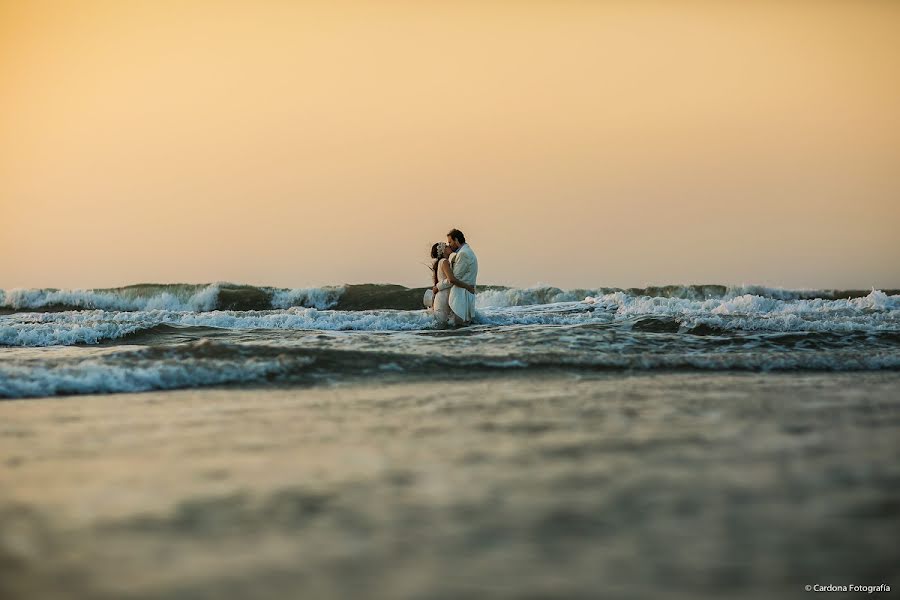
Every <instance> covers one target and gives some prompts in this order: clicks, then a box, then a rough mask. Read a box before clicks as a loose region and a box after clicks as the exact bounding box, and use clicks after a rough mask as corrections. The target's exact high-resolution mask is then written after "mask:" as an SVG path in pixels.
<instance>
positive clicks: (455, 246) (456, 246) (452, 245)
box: [447, 235, 459, 252]
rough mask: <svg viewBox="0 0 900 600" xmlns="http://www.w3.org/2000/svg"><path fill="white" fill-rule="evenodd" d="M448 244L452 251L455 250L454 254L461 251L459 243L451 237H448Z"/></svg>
mask: <svg viewBox="0 0 900 600" xmlns="http://www.w3.org/2000/svg"><path fill="white" fill-rule="evenodd" d="M447 244H449V245H450V249H451V250H453V251H454V252H456V251H457V250H459V242H457V241H456V240H455V239H453V238H452V237H450V236H449V235H448V236H447Z"/></svg>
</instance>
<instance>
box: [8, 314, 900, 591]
mask: <svg viewBox="0 0 900 600" xmlns="http://www.w3.org/2000/svg"><path fill="white" fill-rule="evenodd" d="M473 335H474V334H473ZM529 335H530V334H529ZM566 335H568V336H572V339H571V340H570V342H567V343H570V344H571V345H572V346H573V347H577V345H578V344H579V343H580V342H579V337H578V333H577V331H576V332H569V333H567V334H566ZM661 335H667V334H661ZM377 339H378V338H377V337H372V338H368V339H367V341H366V343H367V344H372V345H377V343H378V341H377ZM460 340H461V338H460V336H458V335H457V336H454V335H440V334H435V335H433V336H428V337H426V338H425V339H424V341H420V342H419V343H421V347H420V350H421V352H417V353H416V355H422V356H426V357H427V356H428V355H429V354H432V353H433V352H434V349H436V348H437V347H441V348H444V349H445V350H447V351H449V352H450V354H452V353H453V352H454V350H455V348H456V347H455V346H454V345H455V344H461V343H462V342H461V341H460ZM524 340H525V341H523V342H522V355H523V356H525V355H528V354H529V352H531V351H535V352H536V350H534V348H533V346H534V344H531V343H528V342H527V340H528V338H527V335H526V337H525V338H524ZM321 342H322V343H323V344H324V345H326V346H328V347H333V348H334V349H335V351H337V350H339V349H340V348H341V345H342V344H344V343H345V340H343V339H342V338H340V337H336V338H330V337H327V336H326V338H324V339H323V340H321ZM354 344H356V342H354ZM288 345H289V346H291V343H288ZM201 348H202V345H201ZM213 348H214V349H213V350H212V352H213V353H214V354H215V353H217V352H218V349H215V347H213ZM395 350H396V349H394V350H392V347H391V346H390V344H388V347H387V348H382V350H381V351H383V352H386V353H390V352H392V351H395ZM90 351H91V352H92V353H96V356H95V357H94V358H95V359H97V360H101V359H102V357H103V356H105V355H106V354H107V353H110V352H112V353H114V354H115V353H117V352H124V351H125V350H123V349H121V348H115V349H111V348H103V347H101V348H94V349H91V350H90ZM129 351H133V352H142V351H147V350H146V348H145V349H140V348H137V349H133V350H129ZM274 351H275V350H273V352H274ZM31 352H35V353H36V354H35V355H40V354H41V352H42V350H40V349H38V350H31ZM60 352H62V351H60ZM92 356H93V355H92ZM361 360H362V359H361ZM504 360H505V359H504ZM381 366H383V363H381V364H374V363H373V364H371V365H369V366H368V367H367V366H365V365H360V366H359V369H361V370H362V369H365V368H373V369H378V368H380V367H381ZM897 389H900V374H898V373H896V372H892V371H888V372H884V371H882V372H863V373H858V372H854V373H827V372H826V373H809V372H803V373H733V372H725V373H722V372H698V371H695V370H693V371H687V372H677V373H672V372H643V373H632V374H627V373H620V372H587V371H581V372H556V371H536V372H533V373H532V372H531V371H528V370H524V371H523V370H514V371H495V370H489V371H487V372H483V373H481V374H478V373H476V374H474V375H473V374H471V373H470V374H469V375H466V376H458V377H457V376H454V377H428V376H424V375H418V376H416V377H411V376H409V375H408V374H404V373H402V372H395V373H391V372H386V373H385V374H383V375H381V376H380V377H379V379H378V380H377V385H375V384H373V380H372V378H371V377H369V376H367V375H365V374H361V375H358V376H354V377H351V378H348V379H346V380H345V382H344V383H341V384H335V383H329V382H328V381H325V382H320V383H318V384H316V383H309V382H307V383H301V384H279V385H272V384H266V385H264V386H262V387H260V386H257V387H251V388H239V389H234V388H222V387H213V388H207V389H195V390H176V391H170V392H162V391H155V392H149V393H144V394H113V395H103V396H82V397H79V398H77V399H73V398H61V399H43V400H41V399H24V400H15V401H7V402H0V457H2V462H0V524H2V527H0V595H2V596H3V597H4V598H38V597H40V598H225V599H227V598H247V597H255V598H285V597H308V598H349V597H354V598H357V597H366V598H386V599H387V598H391V599H393V598H460V597H480V598H597V597H628V598H658V597H661V596H665V597H676V598H697V597H709V598H718V597H723V596H728V597H744V598H760V597H781V598H794V597H798V596H800V595H801V594H803V593H804V592H803V591H802V586H803V585H805V584H812V583H817V582H818V583H836V582H840V583H847V582H856V583H860V584H877V583H882V582H886V583H888V584H900V581H892V580H891V579H890V577H891V575H894V576H895V575H896V573H897V571H896V566H897V565H898V564H900V553H898V549H897V548H898V546H897V543H896V531H897V525H898V523H900V460H898V459H900V400H898V395H897V393H896V390H897Z"/></svg>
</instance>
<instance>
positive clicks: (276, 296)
mask: <svg viewBox="0 0 900 600" xmlns="http://www.w3.org/2000/svg"><path fill="white" fill-rule="evenodd" d="M425 289H426V288H406V287H403V286H399V285H387V284H361V285H343V286H326V287H311V288H274V287H257V286H252V285H240V284H232V283H224V282H221V283H213V284H138V285H130V286H126V287H120V288H101V289H71V290H65V289H54V288H43V289H21V288H19V289H11V290H0V310H2V311H4V312H7V313H9V312H22V311H37V312H58V311H68V310H97V309H99V310H106V311H152V310H170V311H190V312H209V311H223V310H227V311H264V310H273V309H287V308H291V307H302V308H315V309H319V310H325V309H335V310H342V311H354V310H357V311H358V310H378V309H392V310H417V309H419V308H421V300H422V295H423V293H424V291H425ZM870 292H871V290H787V289H779V288H769V287H762V286H723V285H670V286H660V287H647V288H628V289H620V288H592V289H589V288H584V289H569V290H565V289H560V288H556V287H549V286H537V287H531V288H506V287H502V286H483V287H482V288H481V289H479V293H478V298H477V305H478V307H480V308H504V307H513V306H533V305H539V304H554V303H559V302H578V301H581V300H583V299H584V298H586V297H593V298H597V297H604V296H608V295H610V294H623V295H624V296H627V297H632V298H643V297H647V298H664V299H679V300H695V301H701V300H716V299H735V298H739V297H742V296H747V295H749V296H756V297H760V298H767V299H773V300H815V299H820V300H838V299H847V298H861V297H866V296H868V295H869V294H870ZM886 293H887V294H888V295H896V294H900V291H898V290H887V291H886Z"/></svg>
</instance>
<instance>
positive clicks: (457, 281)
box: [447, 229, 478, 325]
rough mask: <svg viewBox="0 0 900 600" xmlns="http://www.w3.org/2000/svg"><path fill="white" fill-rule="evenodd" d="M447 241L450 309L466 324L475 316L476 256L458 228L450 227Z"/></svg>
mask: <svg viewBox="0 0 900 600" xmlns="http://www.w3.org/2000/svg"><path fill="white" fill-rule="evenodd" d="M447 243H448V244H449V245H450V249H451V250H453V254H451V255H450V267H451V268H452V270H453V274H452V277H450V278H449V279H450V283H452V284H453V287H452V288H451V289H450V310H452V311H453V314H455V315H456V316H457V317H459V319H460V320H461V321H462V323H460V324H461V325H468V324H469V323H471V322H472V319H473V318H475V281H476V279H477V278H478V258H477V257H476V256H475V253H474V252H473V251H472V247H471V246H469V244H467V243H466V236H465V235H463V232H462V231H460V230H459V229H451V230H450V232H449V233H448V234H447Z"/></svg>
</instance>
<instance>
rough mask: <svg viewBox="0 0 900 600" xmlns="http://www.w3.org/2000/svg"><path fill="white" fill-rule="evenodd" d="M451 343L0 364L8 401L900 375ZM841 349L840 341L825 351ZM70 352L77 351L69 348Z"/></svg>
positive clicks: (696, 354) (877, 355)
mask: <svg viewBox="0 0 900 600" xmlns="http://www.w3.org/2000/svg"><path fill="white" fill-rule="evenodd" d="M444 343H445V342H444V341H443V340H429V339H427V338H426V339H425V340H424V343H423V344H422V345H421V346H420V347H418V348H417V349H416V350H417V351H413V352H410V351H409V350H408V349H407V351H399V350H398V349H397V348H395V349H394V350H393V351H392V350H390V349H388V350H387V351H385V350H379V349H375V348H370V349H368V350H360V349H340V348H309V347H282V346H279V345H275V344H235V343H228V342H216V341H213V340H209V339H205V338H201V339H199V340H194V341H192V342H189V343H183V344H174V345H160V346H153V347H138V348H137V349H135V348H133V347H117V348H115V349H110V348H105V349H104V348H92V349H89V351H88V352H87V353H86V355H83V354H82V353H78V354H75V355H73V354H71V353H68V354H67V353H65V352H55V351H54V350H51V351H49V354H48V353H44V354H42V355H41V356H29V355H26V356H25V357H24V358H19V359H16V360H12V361H4V362H2V363H0V398H28V397H39V396H53V395H71V394H96V393H115V392H142V391H150V390H168V389H176V388H189V387H208V386H219V385H235V384H250V385H270V384H276V385H282V384H284V385H288V384H310V383H318V382H322V381H346V380H347V379H348V378H365V379H366V380H368V381H371V380H372V378H373V377H375V378H379V377H381V378H385V377H386V378H398V377H399V378H409V377H422V378H428V379H429V380H430V379H433V378H434V376H435V375H441V376H445V377H452V378H458V377H466V376H472V375H476V376H484V375H488V376H489V375H491V374H503V375H506V374H514V373H523V374H527V375H528V376H534V375H536V374H539V373H549V372H561V371H565V372H569V373H571V372H576V373H592V372H609V371H613V372H616V371H634V372H646V371H658V370H664V371H685V370H687V371H753V372H758V371H766V372H785V371H786V372H792V371H868V370H897V369H900V351H898V349H897V348H896V346H894V347H886V348H881V349H879V350H873V351H869V352H865V353H861V352H859V350H858V349H856V348H843V349H834V348H830V349H828V348H822V349H818V350H811V349H803V348H802V347H795V348H793V349H792V350H791V351H784V349H783V348H782V349H781V350H780V351H777V349H776V350H775V351H773V348H772V347H770V346H767V345H765V344H763V345H762V346H757V345H755V344H749V345H746V346H744V347H741V348H740V349H738V351H734V350H729V351H722V350H721V349H718V348H717V347H716V346H714V345H713V346H708V347H705V348H703V347H700V348H693V349H691V351H684V350H683V349H679V348H674V347H665V346H664V347H662V348H661V349H660V348H659V347H658V346H657V347H656V348H654V349H652V351H651V350H650V349H648V348H644V349H643V350H641V351H635V347H634V344H633V342H631V343H629V344H627V345H624V346H618V347H612V348H606V349H599V348H602V346H600V347H595V348H594V349H593V350H592V351H589V352H580V353H573V352H569V351H566V350H557V351H537V350H535V349H534V348H523V347H517V346H516V345H510V346H507V347H506V349H505V350H504V351H502V352H500V351H498V349H497V348H492V349H487V348H482V349H481V350H480V351H479V350H474V351H471V352H468V353H456V352H452V351H442V350H441V348H443V344H444ZM828 344H831V345H834V341H833V340H832V341H831V342H826V345H828ZM62 350H64V351H69V352H70V350H69V349H62Z"/></svg>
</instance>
